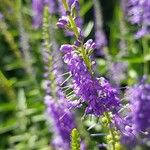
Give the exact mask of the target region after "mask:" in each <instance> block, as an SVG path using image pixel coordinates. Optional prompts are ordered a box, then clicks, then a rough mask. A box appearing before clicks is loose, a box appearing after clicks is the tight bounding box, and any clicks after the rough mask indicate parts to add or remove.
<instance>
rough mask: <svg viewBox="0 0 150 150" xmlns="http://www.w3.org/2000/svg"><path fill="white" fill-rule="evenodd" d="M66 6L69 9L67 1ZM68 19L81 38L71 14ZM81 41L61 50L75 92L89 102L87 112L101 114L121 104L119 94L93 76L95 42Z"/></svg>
mask: <svg viewBox="0 0 150 150" xmlns="http://www.w3.org/2000/svg"><path fill="white" fill-rule="evenodd" d="M64 6H65V7H66V8H67V9H69V6H68V5H67V3H66V1H64ZM68 19H69V21H70V24H71V25H72V27H71V29H70V30H73V31H74V34H75V36H76V38H77V40H79V39H80V32H79V31H78V30H77V26H76V24H75V21H74V20H73V17H72V16H71V14H69V15H68ZM81 39H82V38H81ZM80 42H81V45H80V46H79V47H76V46H73V45H69V44H66V45H62V46H61V48H60V50H61V51H62V52H63V53H64V62H65V63H66V64H67V66H68V69H69V70H70V71H71V75H72V79H73V88H74V92H75V93H76V95H77V96H78V97H79V98H81V99H82V102H86V103H87V104H88V106H87V108H86V110H85V113H87V114H94V115H96V116H100V115H102V114H103V113H104V112H107V111H112V110H113V109H116V108H117V107H118V106H119V98H118V94H117V91H116V90H115V89H114V88H112V87H111V85H110V84H109V83H108V81H106V80H105V79H104V78H100V79H97V78H95V77H94V76H93V70H92V66H93V64H92V61H91V59H90V54H91V53H90V51H93V50H94V49H95V43H94V42H93V41H92V40H88V41H87V42H86V43H85V44H84V45H83V42H82V41H80Z"/></svg>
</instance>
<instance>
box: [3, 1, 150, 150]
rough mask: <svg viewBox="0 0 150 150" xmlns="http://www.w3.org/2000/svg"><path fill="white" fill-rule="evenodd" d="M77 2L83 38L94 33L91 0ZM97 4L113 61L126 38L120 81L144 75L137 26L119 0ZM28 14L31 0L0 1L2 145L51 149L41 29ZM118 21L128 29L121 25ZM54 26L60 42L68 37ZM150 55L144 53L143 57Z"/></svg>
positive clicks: (102, 63) (100, 67) (100, 63)
mask: <svg viewBox="0 0 150 150" xmlns="http://www.w3.org/2000/svg"><path fill="white" fill-rule="evenodd" d="M80 4H81V12H80V13H81V17H82V18H83V19H84V33H85V35H86V37H88V38H94V34H95V30H94V6H93V2H92V1H91V0H80ZM99 4H100V5H101V16H102V18H103V20H101V21H102V25H103V31H104V33H105V35H106V39H107V41H108V42H107V48H108V51H109V57H110V60H111V61H110V62H115V61H116V59H117V58H118V55H117V54H118V53H119V52H120V51H121V50H120V49H121V47H120V44H119V42H120V41H121V40H122V38H124V39H123V40H125V41H126V42H127V49H128V50H127V51H128V52H127V53H128V55H125V57H119V60H120V61H122V62H127V63H128V70H127V71H126V72H125V78H123V79H121V83H120V84H121V86H125V85H127V84H128V85H132V84H133V83H135V82H136V81H137V79H138V78H139V77H140V76H142V74H143V65H144V62H145V60H143V57H142V54H143V51H142V41H141V40H133V33H134V31H135V30H136V26H133V25H130V24H128V23H127V22H124V21H123V20H124V17H123V12H122V10H121V7H120V1H119V0H105V1H103V0H99ZM32 16H33V12H32V2H31V1H30V0H0V150H5V149H9V150H26V149H28V150H48V149H50V146H49V142H50V139H51V135H52V133H51V131H50V124H49V122H48V121H47V119H46V117H45V105H44V102H43V97H44V90H43V74H44V69H43V68H44V64H43V59H42V53H41V47H42V28H41V27H40V28H38V29H35V28H33V26H32ZM57 19H58V17H57V15H56V16H54V17H53V20H54V24H55V23H56V21H57ZM122 23H124V24H125V27H126V28H124V27H122ZM122 28H123V29H122ZM124 29H126V30H125V35H123V34H124V32H123V31H124ZM129 29H130V30H129ZM55 31H56V32H55V37H56V40H57V41H58V42H59V43H60V44H61V43H64V41H70V39H69V38H68V37H66V38H64V35H63V34H62V32H61V31H60V30H57V28H56V29H55ZM94 55H95V57H96V61H97V66H96V68H97V70H96V72H97V74H101V75H103V76H105V77H107V78H109V77H110V76H109V71H110V70H109V69H110V68H109V67H108V65H109V66H110V62H108V61H107V60H106V58H105V56H104V55H103V54H100V55H97V53H95V54H94ZM149 60H150V58H149V56H148V55H147V61H149ZM112 83H113V84H114V82H112ZM79 114H80V112H79ZM80 117H82V115H79V118H80ZM89 124H91V122H90V121H89V120H86V121H85V122H84V126H85V127H84V128H85V129H86V128H87V127H88V126H89ZM93 130H99V128H98V127H97V128H95V129H93ZM91 132H94V131H91ZM91 139H92V140H93V143H92V140H91V149H93V150H94V149H95V150H96V149H97V148H94V146H93V147H92V145H95V143H96V142H94V141H99V140H101V141H102V139H101V138H100V137H98V138H93V137H92V138H91Z"/></svg>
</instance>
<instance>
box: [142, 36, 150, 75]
mask: <svg viewBox="0 0 150 150" xmlns="http://www.w3.org/2000/svg"><path fill="white" fill-rule="evenodd" d="M142 46H143V55H144V74H148V72H149V70H148V68H149V66H148V62H147V60H146V59H145V57H146V55H147V54H148V49H149V48H148V45H147V40H146V37H145V38H143V39H142Z"/></svg>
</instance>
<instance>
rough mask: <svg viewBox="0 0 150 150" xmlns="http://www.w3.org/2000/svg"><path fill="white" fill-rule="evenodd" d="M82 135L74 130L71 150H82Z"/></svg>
mask: <svg viewBox="0 0 150 150" xmlns="http://www.w3.org/2000/svg"><path fill="white" fill-rule="evenodd" d="M80 142H81V139H80V135H79V133H78V130H77V129H75V128H74V129H73V130H72V132H71V150H80Z"/></svg>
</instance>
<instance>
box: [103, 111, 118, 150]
mask: <svg viewBox="0 0 150 150" xmlns="http://www.w3.org/2000/svg"><path fill="white" fill-rule="evenodd" d="M104 115H105V117H106V118H107V122H108V125H109V126H110V125H111V118H110V115H109V113H108V112H105V114H104ZM109 132H110V134H111V137H112V141H113V142H112V150H116V149H115V143H116V138H115V134H114V132H115V130H114V129H113V128H111V127H110V128H109Z"/></svg>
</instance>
